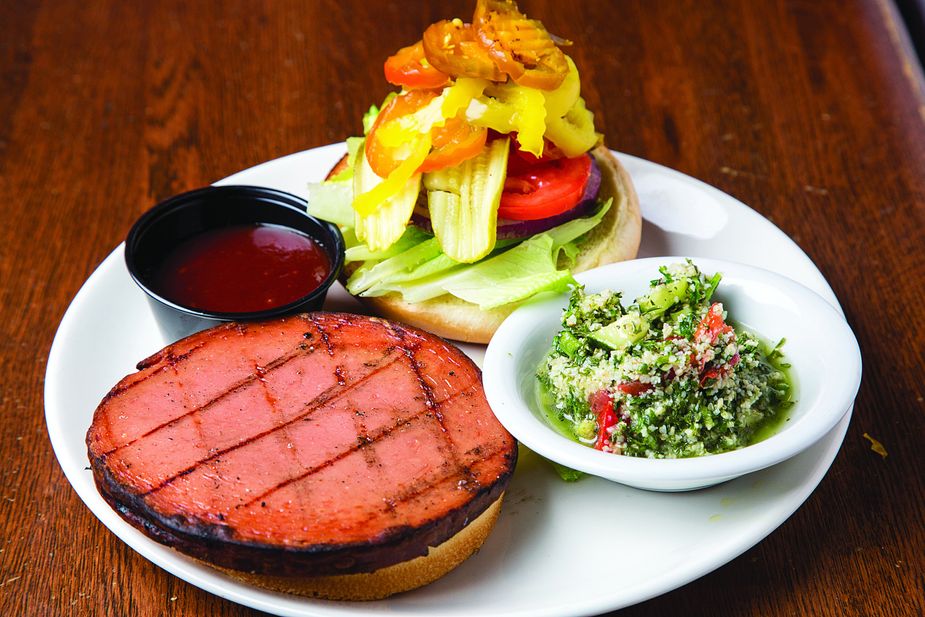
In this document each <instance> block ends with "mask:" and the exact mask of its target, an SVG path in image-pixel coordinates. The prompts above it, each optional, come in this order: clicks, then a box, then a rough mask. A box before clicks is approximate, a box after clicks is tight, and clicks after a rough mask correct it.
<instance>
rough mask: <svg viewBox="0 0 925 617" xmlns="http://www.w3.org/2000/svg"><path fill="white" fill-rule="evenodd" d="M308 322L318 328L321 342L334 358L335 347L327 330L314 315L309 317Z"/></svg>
mask: <svg viewBox="0 0 925 617" xmlns="http://www.w3.org/2000/svg"><path fill="white" fill-rule="evenodd" d="M308 320H309V321H310V322H312V325H314V326H315V327H316V328H318V332H319V333H320V334H321V342H323V343H324V346H325V347H326V348H327V350H328V355H329V356H331V357H332V358H333V357H334V346H333V345H332V344H331V336H330V335H329V334H328V332H327V330H325V328H324V327H323V326H322V325H321V324H320V323H319V322H318V320H317V319H315V316H314V315H309V316H308Z"/></svg>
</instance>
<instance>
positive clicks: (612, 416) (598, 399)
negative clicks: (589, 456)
mask: <svg viewBox="0 0 925 617" xmlns="http://www.w3.org/2000/svg"><path fill="white" fill-rule="evenodd" d="M589 402H590V403H591V411H592V412H593V413H594V414H595V415H597V440H596V441H595V442H594V448H595V449H597V450H603V449H604V447H605V446H607V445H608V444H609V443H610V431H609V429H610V428H611V427H613V426H616V424H617V422H618V421H619V418H618V417H617V412H616V411H615V410H614V406H613V397H612V396H611V395H610V392H608V391H607V390H598V391H597V392H595V393H594V394H592V395H591V400H590V401H589Z"/></svg>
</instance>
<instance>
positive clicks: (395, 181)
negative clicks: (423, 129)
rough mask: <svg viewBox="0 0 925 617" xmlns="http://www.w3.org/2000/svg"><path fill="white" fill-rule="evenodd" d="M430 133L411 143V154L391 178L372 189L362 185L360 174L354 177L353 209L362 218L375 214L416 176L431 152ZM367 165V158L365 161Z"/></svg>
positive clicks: (390, 175) (419, 136) (391, 174)
mask: <svg viewBox="0 0 925 617" xmlns="http://www.w3.org/2000/svg"><path fill="white" fill-rule="evenodd" d="M430 145H431V142H430V133H426V134H424V135H420V134H419V135H418V136H417V138H416V139H415V140H414V141H413V142H412V143H411V153H410V155H409V156H408V158H406V159H405V160H404V161H402V162H401V164H399V166H398V167H396V168H395V171H393V172H392V173H390V174H389V177H388V178H386V179H384V180H382V182H380V183H378V184H376V185H375V186H373V187H372V188H368V187H366V186H361V185H360V180H359V177H360V174H355V175H354V195H355V196H354V198H353V209H354V210H356V211H357V213H358V214H359V215H361V216H366V215H368V214H370V213H372V212H374V211H375V210H376V209H377V208H379V207H380V206H381V205H382V204H384V203H385V202H386V201H388V200H389V199H390V198H391V197H393V196H395V195H397V194H398V193H399V192H400V191H401V190H402V189H403V188H404V186H405V184H406V183H407V182H408V180H410V179H411V177H412V176H414V175H415V172H416V171H417V169H418V167H420V166H421V163H423V162H424V159H425V158H427V154H428V153H429V152H430ZM363 161H364V163H365V158H364V159H363Z"/></svg>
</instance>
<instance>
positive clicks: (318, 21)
mask: <svg viewBox="0 0 925 617" xmlns="http://www.w3.org/2000/svg"><path fill="white" fill-rule="evenodd" d="M444 4H445V6H441V5H444ZM523 5H524V8H525V9H526V10H527V11H528V12H529V13H530V14H531V15H533V16H536V17H539V18H542V20H543V21H544V23H546V25H547V26H548V27H549V28H550V29H551V30H552V31H553V32H555V33H557V34H559V35H561V36H564V37H567V38H569V39H572V40H574V41H577V42H578V44H576V45H575V46H574V47H573V48H572V49H571V50H570V52H569V53H570V54H571V55H573V57H574V58H575V60H576V61H577V63H578V65H579V66H580V67H581V68H582V77H583V91H584V95H585V97H586V99H587V102H588V106H589V107H590V108H591V109H592V110H594V111H595V112H596V119H597V122H598V128H599V129H600V130H602V131H603V132H604V133H605V134H606V135H607V141H608V144H609V145H610V146H612V147H614V148H616V149H619V150H622V151H624V152H627V153H630V154H634V155H637V156H640V157H643V158H646V159H650V160H652V161H656V162H658V163H662V164H664V165H667V166H669V167H673V168H675V169H678V170H680V171H682V172H684V173H687V174H690V175H692V176H695V177H697V178H700V179H702V180H704V181H706V182H708V183H710V184H712V185H714V186H717V187H719V188H720V189H722V190H723V191H726V192H728V193H730V194H732V195H734V196H735V197H737V198H739V199H741V200H742V201H744V202H745V203H747V204H749V205H750V206H751V207H752V208H754V209H755V210H757V211H758V212H760V213H761V214H762V215H764V216H766V217H768V218H769V219H771V220H772V221H774V222H775V223H776V224H777V225H778V226H780V227H781V229H783V230H784V231H785V232H786V233H787V234H788V235H790V236H791V237H792V238H793V239H794V240H795V241H796V242H797V243H798V244H799V245H800V246H801V247H802V248H803V249H804V250H805V251H806V252H807V254H808V255H809V256H810V258H812V260H813V261H814V262H815V263H816V265H817V266H818V267H819V269H820V270H821V271H822V273H823V274H824V275H825V276H826V277H827V278H828V280H829V282H830V283H831V285H832V287H833V289H834V291H835V293H836V294H837V295H838V297H839V299H840V300H841V303H842V306H843V307H844V310H845V312H846V314H847V318H848V321H849V322H850V323H851V325H852V326H853V328H854V330H855V332H856V333H857V336H858V339H859V341H860V345H861V348H862V351H863V356H864V381H863V384H862V386H861V390H860V394H859V396H858V399H857V405H856V408H855V415H854V418H853V420H852V423H851V426H850V428H849V430H848V434H847V437H846V439H845V442H844V445H843V447H842V450H841V452H840V454H839V455H838V457H837V458H836V460H835V462H834V464H833V466H832V468H831V470H830V472H829V473H828V475H827V476H826V478H825V479H824V480H823V482H822V484H821V485H820V486H819V488H818V489H817V490H816V491H815V493H814V494H813V495H812V497H810V499H809V500H808V501H807V502H806V504H805V505H804V506H803V507H802V508H800V510H799V511H798V512H797V513H796V514H794V515H793V516H792V517H791V518H790V519H789V520H788V521H787V522H786V523H785V524H783V525H782V526H781V527H780V528H779V529H777V530H776V531H775V532H773V533H772V534H771V535H770V536H769V537H768V538H767V539H766V540H764V541H762V542H761V543H759V544H758V545H757V546H755V547H754V548H752V549H751V550H749V551H747V552H746V553H745V554H744V555H742V556H740V557H739V558H737V559H735V560H733V561H732V562H731V563H729V564H728V565H726V566H724V567H722V568H720V569H719V570H717V571H715V572H713V573H712V574H709V575H707V576H705V577H703V578H702V579H700V580H699V581H696V582H694V583H691V584H689V585H688V586H686V587H684V588H682V589H679V590H676V591H673V592H671V593H668V594H666V595H664V596H662V597H659V598H656V599H654V600H651V601H648V602H646V603H643V604H640V605H638V606H635V607H632V608H630V609H627V610H625V611H624V612H623V613H621V614H624V615H633V616H637V615H639V616H641V615H716V614H726V615H764V616H772V615H773V616H778V615H779V616H783V615H796V614H806V615H921V614H922V612H923V611H925V600H923V581H925V578H923V576H925V558H923V552H925V518H923V512H925V507H923V506H925V482H923V474H922V471H921V470H922V467H923V460H925V458H923V455H922V450H923V448H922V444H923V438H925V430H923V429H925V402H923V397H925V386H923V377H925V310H923V306H925V274H923V273H925V249H923V246H925V243H923V241H925V235H923V233H922V227H923V224H925V128H923V124H925V94H923V93H925V81H923V78H922V72H921V69H920V67H919V65H918V64H917V62H916V59H915V57H914V55H913V54H912V52H911V51H910V50H911V46H910V44H909V42H908V40H907V38H906V35H905V31H904V29H903V26H902V23H901V22H900V21H899V20H898V14H897V11H896V10H895V9H894V7H893V5H892V4H891V3H890V2H889V0H866V1H862V0H850V1H846V2H805V1H804V2H800V1H797V0H793V1H791V2H774V1H771V0H765V1H761V2H738V1H735V0H728V1H725V2H723V1H716V2H693V1H687V2H681V1H676V2H657V3H655V2H642V1H636V2H603V1H599V2H568V3H566V2H553V1H551V0H549V1H540V0H523ZM470 12H471V3H470V2H469V1H453V2H448V3H436V2H434V3H426V2H422V1H418V2H399V1H397V0H389V1H386V2H377V3H371V2H370V3H367V2H360V1H359V0H357V1H346V0H338V1H325V2H320V1H319V2H314V1H307V2H282V1H280V2H272V3H270V2H267V3H262V4H258V3H254V2H223V3H214V4H208V5H207V4H206V3H202V2H182V1H165V2H157V3H153V2H151V3H148V2H133V3H128V2H118V1H115V0H108V1H99V2H94V3H84V2H73V1H72V2H65V1H62V2H38V1H34V2H22V3H20V2H6V3H3V4H0V84H2V86H0V195H2V199H3V201H2V212H3V220H2V225H0V307H2V308H0V310H2V315H3V318H2V319H0V329H2V330H0V331H2V336H0V353H2V355H0V408H2V415H0V422H2V429H3V430H2V431H0V462H2V470H0V550H2V552H0V614H2V615H161V614H171V615H246V614H254V612H253V611H251V610H249V609H246V608H244V607H241V606H238V605H235V604H232V603H230V602H227V601H225V600H222V599H220V598H218V597H216V596H212V595H209V594H208V593H205V592H203V591H200V590H198V589H196V588H194V587H192V586H190V585H188V584H186V583H184V582H183V581H181V580H179V579H177V578H174V577H173V576H172V575H170V574H167V573H166V572H164V571H162V570H160V569H158V568H157V567H155V566H153V565H152V564H150V563H149V562H147V561H146V560H145V559H143V558H142V557H140V556H139V555H137V554H136V553H135V552H133V551H132V550H131V549H129V548H128V547H127V546H126V545H124V544H123V543H122V542H121V541H119V540H118V539H117V538H116V537H115V536H113V535H112V534H111V533H110V532H109V531H107V530H106V529H105V528H104V527H103V526H102V525H101V524H100V523H99V522H98V521H97V520H96V519H95V518H94V517H93V516H92V515H91V513H90V512H89V511H88V510H87V509H86V508H85V507H84V505H83V504H82V503H81V501H80V500H79V499H78V498H77V496H76V494H75V493H74V492H73V491H72V490H71V488H70V487H69V485H68V483H67V482H66V480H65V478H64V476H63V474H62V473H61V471H60V469H59V467H58V465H57V463H56V461H55V458H54V454H53V452H52V449H51V447H50V444H49V441H48V436H47V433H46V431H45V423H44V419H43V406H42V385H43V377H44V373H45V365H46V357H47V355H48V351H49V347H50V345H51V341H52V338H53V336H54V333H55V330H56V328H57V325H58V322H59V321H60V319H61V317H62V315H63V314H64V311H65V309H66V308H67V306H68V303H69V302H70V301H71V299H72V298H73V297H74V294H75V293H76V292H77V290H78V289H79V288H80V286H81V284H82V283H83V282H84V280H85V279H86V278H87V276H88V275H89V274H90V272H92V270H93V268H94V267H95V266H96V265H97V264H98V263H99V262H100V261H101V260H102V259H103V258H104V257H105V256H106V255H107V254H108V253H109V252H110V251H111V250H112V249H113V248H114V247H115V246H116V245H118V243H119V242H120V241H121V240H122V239H123V238H124V236H125V234H126V232H127V231H128V229H129V227H130V225H131V224H132V222H133V221H134V220H135V219H136V218H137V217H138V216H139V215H140V214H141V213H142V212H143V211H145V210H146V209H147V208H149V207H150V206H152V205H153V204H154V203H155V202H157V201H158V200H160V199H162V198H164V197H167V196H169V195H172V194H174V193H178V192H180V191H184V190H187V189H191V188H194V187H199V186H202V185H204V184H207V183H209V182H212V181H214V180H216V179H219V178H222V177H224V176H226V175H228V174H230V173H232V172H234V171H237V170H240V169H243V168H246V167H249V166H252V165H254V164H256V163H259V162H261V161H266V160H268V159H272V158H275V157H278V156H281V155H284V154H288V153H291V152H295V151H299V150H302V149H305V148H312V147H315V146H320V145H322V144H327V143H331V142H335V141H340V140H342V139H343V138H344V137H346V136H348V135H351V134H355V133H357V132H358V131H359V130H360V117H361V115H362V113H363V112H364V111H365V110H366V108H367V107H368V106H369V105H370V104H371V103H374V102H378V101H380V100H381V99H382V97H383V96H384V95H385V94H386V92H387V91H388V90H389V87H388V85H387V84H386V83H385V81H384V80H383V78H382V61H383V59H384V58H385V57H386V56H387V55H389V54H390V53H392V52H394V51H395V50H396V49H397V48H398V47H399V46H402V45H405V44H409V43H411V42H412V41H414V40H416V39H417V37H418V36H419V35H420V33H421V32H422V30H423V29H424V27H425V26H427V25H428V24H430V23H431V22H433V21H436V20H437V19H440V18H444V17H449V16H453V15H464V16H465V15H469V14H470ZM733 257H734V256H733ZM867 435H869V436H870V437H872V438H874V439H877V440H879V442H881V443H882V444H883V447H884V448H885V449H886V452H888V455H881V454H878V453H877V452H875V451H874V450H873V449H872V447H871V446H872V444H871V441H869V440H868V439H867Z"/></svg>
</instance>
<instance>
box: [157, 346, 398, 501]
mask: <svg viewBox="0 0 925 617" xmlns="http://www.w3.org/2000/svg"><path fill="white" fill-rule="evenodd" d="M385 358H386V356H383V357H382V358H380V362H381V361H382V360H384V359H385ZM399 358H401V356H396V357H395V359H393V360H392V361H391V362H388V363H386V364H380V365H379V366H377V367H376V368H374V369H373V370H371V371H370V372H369V373H366V374H365V375H363V376H362V377H360V378H359V379H357V380H356V381H354V382H353V383H352V384H351V385H350V386H349V387H347V388H342V387H341V386H339V385H333V386H331V387H330V388H328V389H326V390H325V391H324V392H322V393H321V394H319V395H318V396H316V397H315V398H314V399H312V400H311V401H309V402H308V403H306V404H305V405H304V406H303V407H302V409H303V410H307V411H304V412H303V413H300V414H298V415H296V416H295V417H293V418H292V419H290V420H288V421H287V422H284V423H283V424H280V425H277V426H274V427H273V428H271V429H268V430H266V431H263V432H262V433H257V434H256V435H252V436H250V437H248V438H246V439H243V440H241V441H239V442H238V443H236V444H235V445H233V446H229V447H227V448H224V449H222V450H215V451H214V453H212V454H210V455H209V456H207V457H206V458H204V459H200V460H198V461H196V462H195V463H193V464H192V465H190V466H189V467H187V468H186V469H184V470H182V471H179V472H177V473H175V474H174V475H172V476H170V477H169V478H167V479H165V480H163V481H162V482H161V483H160V484H158V485H157V486H155V487H153V488H151V489H149V490H147V491H145V492H143V493H141V496H142V497H144V496H146V495H150V494H152V493H155V492H157V491H159V490H161V489H162V488H164V487H165V486H167V485H168V484H170V483H171V482H173V481H174V480H176V479H177V478H180V477H183V476H185V475H188V474H190V473H192V472H193V471H195V470H196V469H197V468H199V467H200V466H202V465H204V464H206V463H208V462H210V461H212V460H214V459H216V458H218V457H219V456H223V455H225V454H227V453H229V452H233V451H234V450H237V449H238V448H241V447H243V446H246V445H247V444H249V443H253V442H254V441H256V440H258V439H261V438H263V437H266V436H267V435H270V434H272V433H275V432H277V431H279V430H281V429H284V428H286V427H287V426H290V425H292V424H295V423H296V422H299V421H301V420H302V419H304V418H306V417H308V416H310V415H311V414H312V413H314V412H315V411H316V410H317V409H318V408H319V407H321V406H323V405H324V404H326V403H330V402H332V401H336V400H338V399H340V398H341V397H342V396H345V395H346V394H347V393H349V392H350V391H351V390H352V389H353V388H355V387H356V386H358V385H360V384H362V383H364V382H365V381H366V380H368V379H370V378H371V377H372V376H374V375H376V374H377V373H379V372H380V371H382V370H383V369H386V368H388V367H390V366H392V365H393V364H394V363H395V362H397V361H398V360H399Z"/></svg>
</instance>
